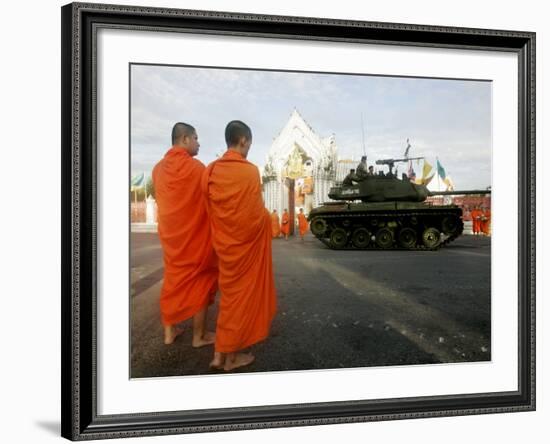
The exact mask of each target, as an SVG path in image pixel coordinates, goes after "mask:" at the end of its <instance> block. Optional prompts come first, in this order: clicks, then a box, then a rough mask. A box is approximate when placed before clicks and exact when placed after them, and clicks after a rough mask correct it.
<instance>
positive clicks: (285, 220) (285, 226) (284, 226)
mask: <svg viewBox="0 0 550 444" xmlns="http://www.w3.org/2000/svg"><path fill="white" fill-rule="evenodd" d="M281 233H283V234H284V235H285V239H286V240H288V233H290V217H289V215H288V212H287V210H286V208H285V211H283V217H282V219H281Z"/></svg>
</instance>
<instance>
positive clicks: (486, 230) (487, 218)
mask: <svg viewBox="0 0 550 444" xmlns="http://www.w3.org/2000/svg"><path fill="white" fill-rule="evenodd" d="M480 228H481V231H482V232H483V234H485V236H489V235H490V232H491V209H490V208H485V210H483V212H482V214H481V227H480Z"/></svg>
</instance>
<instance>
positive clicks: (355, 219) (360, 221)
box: [310, 209, 464, 251]
mask: <svg viewBox="0 0 550 444" xmlns="http://www.w3.org/2000/svg"><path fill="white" fill-rule="evenodd" d="M447 216H455V217H458V219H459V221H460V222H459V225H458V228H457V229H456V230H455V232H454V233H453V234H451V235H446V234H444V233H443V232H442V231H441V229H440V227H439V226H438V227H434V228H437V229H438V231H440V235H441V237H440V242H439V243H438V244H437V245H436V246H435V247H428V246H426V245H424V244H423V242H422V239H421V233H420V231H418V229H415V228H413V229H415V231H416V233H417V241H416V244H415V245H414V246H412V247H403V246H401V245H399V243H398V241H397V239H396V236H395V234H396V232H397V231H398V230H397V229H395V228H400V227H403V228H405V227H410V228H412V226H410V225H409V224H406V225H403V221H404V220H406V219H411V218H417V220H418V224H417V227H418V228H422V229H425V228H429V227H432V226H433V225H427V224H426V221H428V220H430V219H436V220H439V222H441V221H442V220H443V219H444V218H445V217H447ZM461 216H462V211H460V210H459V211H456V210H454V209H447V210H433V209H430V210H425V211H406V210H402V211H400V212H399V213H397V214H396V212H393V211H392V212H391V213H390V212H357V213H340V214H330V213H325V214H317V215H315V217H313V218H312V220H311V221H310V223H311V222H313V221H314V220H315V219H317V218H321V219H324V220H325V221H326V222H327V231H326V232H325V233H324V235H322V236H318V235H315V234H314V235H315V237H317V239H319V240H320V241H321V242H322V243H323V244H325V245H326V246H327V247H329V248H330V249H332V250H411V251H435V250H439V249H440V248H441V247H443V246H445V245H448V244H449V243H451V242H452V241H454V240H455V239H456V238H457V237H459V236H460V235H461V234H462V232H463V229H464V223H463V221H462V217H461ZM373 220H377V221H379V223H378V224H377V225H373V224H372V223H370V224H369V223H368V222H372V221H373ZM380 221H381V222H382V224H380ZM346 222H348V224H350V225H349V226H348V227H346V226H345V224H346ZM365 222H367V223H365ZM388 222H390V223H392V224H395V225H396V227H395V228H393V227H392V228H390V229H392V231H393V233H394V237H393V243H392V245H391V247H387V248H383V247H380V246H379V245H377V243H376V242H375V240H374V239H371V241H370V242H369V244H368V246H366V247H363V248H358V247H356V246H355V245H354V244H353V243H352V234H353V233H352V232H353V230H355V229H357V228H367V227H369V228H371V229H372V228H373V227H374V228H377V229H380V228H383V227H385V226H387V225H388ZM400 223H401V225H400ZM435 225H438V224H435ZM439 225H440V224H439ZM336 228H343V229H345V230H346V231H347V242H346V244H345V245H344V246H336V245H334V244H333V243H332V242H331V240H330V234H331V232H332V231H333V230H334V229H336ZM369 231H370V232H371V233H372V231H371V230H369ZM312 233H313V230H312ZM372 235H373V236H374V233H372Z"/></svg>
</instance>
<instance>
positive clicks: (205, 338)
mask: <svg viewBox="0 0 550 444" xmlns="http://www.w3.org/2000/svg"><path fill="white" fill-rule="evenodd" d="M215 341H216V334H215V333H213V332H211V331H207V332H206V333H205V334H204V335H202V338H193V342H192V345H193V347H195V348H199V347H204V346H205V345H210V344H213V343H214V342H215Z"/></svg>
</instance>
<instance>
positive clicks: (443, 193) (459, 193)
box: [428, 190, 491, 196]
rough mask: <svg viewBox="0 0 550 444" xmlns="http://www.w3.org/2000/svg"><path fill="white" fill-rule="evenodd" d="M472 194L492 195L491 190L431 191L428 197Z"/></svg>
mask: <svg viewBox="0 0 550 444" xmlns="http://www.w3.org/2000/svg"><path fill="white" fill-rule="evenodd" d="M471 194H491V190H462V191H461V190H458V191H429V194H428V196H458V195H471Z"/></svg>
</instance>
